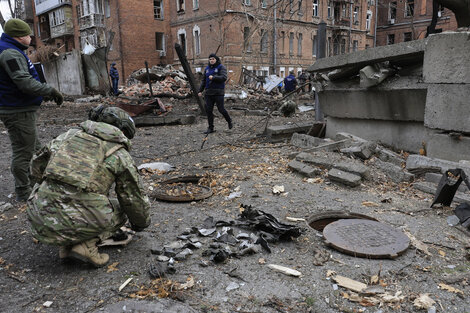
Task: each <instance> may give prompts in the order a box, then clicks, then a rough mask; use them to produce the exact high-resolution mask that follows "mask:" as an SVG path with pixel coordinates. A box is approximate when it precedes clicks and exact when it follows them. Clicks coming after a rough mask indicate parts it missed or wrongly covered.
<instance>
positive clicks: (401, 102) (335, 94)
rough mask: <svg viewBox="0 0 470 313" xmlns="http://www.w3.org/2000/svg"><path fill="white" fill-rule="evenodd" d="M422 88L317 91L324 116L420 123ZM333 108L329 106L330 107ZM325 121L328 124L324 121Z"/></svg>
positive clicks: (421, 116)
mask: <svg viewBox="0 0 470 313" xmlns="http://www.w3.org/2000/svg"><path fill="white" fill-rule="evenodd" d="M426 94H427V91H426V87H425V86H421V87H420V88H411V87H410V86H406V87H405V86H402V87H401V88H380V89H379V88H374V89H361V88H348V89H345V88H330V89H325V90H324V91H322V92H320V93H319V94H318V95H319V100H320V105H321V109H322V111H323V112H324V114H325V115H327V116H334V117H341V118H350V119H351V118H356V119H373V120H386V121H387V120H389V121H423V118H424V106H425V103H426ZM332 103H333V104H334V105H331V104H332ZM328 122H329V121H328Z"/></svg>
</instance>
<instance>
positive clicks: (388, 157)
mask: <svg viewBox="0 0 470 313" xmlns="http://www.w3.org/2000/svg"><path fill="white" fill-rule="evenodd" d="M375 153H376V154H377V157H378V158H379V159H380V160H382V161H384V162H388V163H392V164H395V165H397V166H402V164H403V163H404V162H405V159H403V157H402V156H401V155H399V154H398V153H396V152H393V151H392V150H389V149H386V148H384V147H381V146H377V147H375Z"/></svg>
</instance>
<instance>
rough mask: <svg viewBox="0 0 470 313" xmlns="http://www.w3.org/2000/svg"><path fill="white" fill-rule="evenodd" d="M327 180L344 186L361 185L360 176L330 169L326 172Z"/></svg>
mask: <svg viewBox="0 0 470 313" xmlns="http://www.w3.org/2000/svg"><path fill="white" fill-rule="evenodd" d="M328 178H329V179H330V180H331V181H334V182H338V183H341V184H343V185H346V186H351V187H357V186H359V185H360V184H361V176H359V175H356V174H353V173H348V172H344V171H341V170H339V169H337V168H332V169H331V170H329V171H328Z"/></svg>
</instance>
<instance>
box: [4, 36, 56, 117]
mask: <svg viewBox="0 0 470 313" xmlns="http://www.w3.org/2000/svg"><path fill="white" fill-rule="evenodd" d="M7 49H14V50H16V51H18V52H20V53H21V54H22V55H23V56H22V57H24V59H25V60H26V63H27V64H28V72H29V74H30V75H31V76H32V78H34V79H35V80H36V81H37V82H38V83H36V82H34V83H33V82H28V81H27V80H30V79H31V76H30V77H25V78H24V80H25V81H26V83H25V84H24V86H25V87H24V88H23V89H21V90H20V89H19V88H18V86H17V85H16V84H15V82H14V81H13V80H12V78H11V77H10V75H9V73H8V72H7V71H6V69H5V68H4V66H8V67H9V71H10V72H19V71H21V68H20V66H19V64H18V62H23V60H18V58H15V56H12V58H11V59H8V58H7V59H6V61H5V63H4V62H2V63H1V64H0V65H1V66H0V108H7V107H8V108H12V109H13V108H19V107H28V106H39V105H40V104H41V102H42V97H40V96H38V94H40V93H43V94H47V91H49V89H50V87H48V86H47V87H46V86H42V85H43V84H41V83H40V80H39V75H38V73H37V72H36V69H35V68H34V65H33V63H32V62H31V60H30V59H29V58H28V56H27V55H26V54H25V53H24V52H23V50H24V49H25V46H24V45H23V44H21V43H19V42H18V41H16V40H15V39H13V38H12V37H10V36H8V35H7V34H5V33H3V34H2V36H1V38H0V55H1V54H2V53H4V51H5V50H7ZM5 53H7V52H5ZM17 55H18V54H17ZM2 61H4V60H2ZM21 79H23V78H21ZM24 89H30V90H28V91H30V92H31V94H29V93H25V90H24ZM32 93H35V95H33V94H32Z"/></svg>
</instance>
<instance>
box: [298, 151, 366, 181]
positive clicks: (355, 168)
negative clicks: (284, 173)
mask: <svg viewBox="0 0 470 313" xmlns="http://www.w3.org/2000/svg"><path fill="white" fill-rule="evenodd" d="M296 160H298V161H303V162H305V163H310V164H313V165H315V166H318V167H321V168H326V169H331V168H336V169H339V170H342V171H346V172H349V173H353V174H356V175H359V176H361V177H364V178H366V179H368V178H369V177H370V172H369V168H368V167H367V166H365V165H364V164H362V163H361V162H360V161H357V160H354V159H352V160H348V161H342V160H340V159H339V158H334V157H319V156H315V155H313V154H311V153H307V152H302V153H299V154H298V155H297V156H296Z"/></svg>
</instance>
